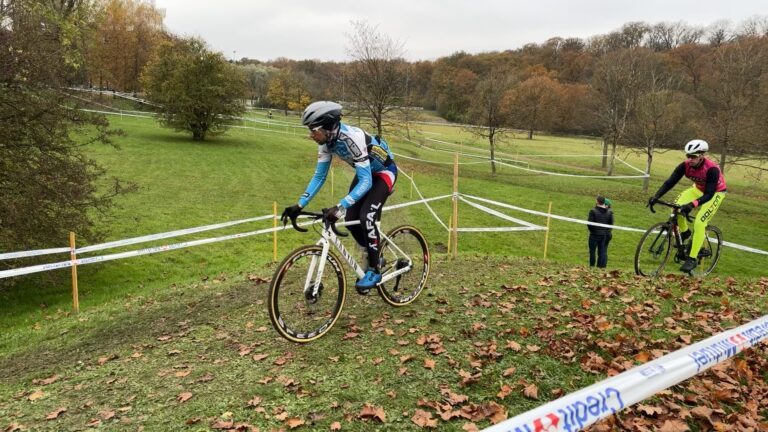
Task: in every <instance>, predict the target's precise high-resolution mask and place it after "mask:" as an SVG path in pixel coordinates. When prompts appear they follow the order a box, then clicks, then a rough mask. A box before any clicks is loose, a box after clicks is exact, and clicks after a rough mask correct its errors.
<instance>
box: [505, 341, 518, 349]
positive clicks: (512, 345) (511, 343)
mask: <svg viewBox="0 0 768 432" xmlns="http://www.w3.org/2000/svg"><path fill="white" fill-rule="evenodd" d="M504 348H509V349H511V350H512V351H520V350H521V349H522V347H521V346H520V344H519V343H517V342H515V341H507V344H506V345H505V346H504Z"/></svg>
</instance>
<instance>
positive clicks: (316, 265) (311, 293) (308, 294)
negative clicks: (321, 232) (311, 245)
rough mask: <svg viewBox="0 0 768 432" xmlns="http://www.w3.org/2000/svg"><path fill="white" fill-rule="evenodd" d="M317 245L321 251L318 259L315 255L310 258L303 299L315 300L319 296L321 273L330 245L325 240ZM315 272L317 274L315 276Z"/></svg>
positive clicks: (321, 240)
mask: <svg viewBox="0 0 768 432" xmlns="http://www.w3.org/2000/svg"><path fill="white" fill-rule="evenodd" d="M317 243H318V245H322V247H323V251H322V253H320V257H319V258H318V257H317V256H316V255H313V256H312V260H311V261H310V263H309V269H308V270H307V278H306V280H305V281H304V298H306V299H316V298H317V296H318V295H319V294H320V285H321V284H322V281H323V271H324V270H325V261H326V260H327V259H328V249H329V248H330V245H329V244H328V241H327V240H326V239H325V238H322V239H320V240H319V241H318V242H317ZM315 271H317V274H315Z"/></svg>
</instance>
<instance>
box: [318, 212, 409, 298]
mask: <svg viewBox="0 0 768 432" xmlns="http://www.w3.org/2000/svg"><path fill="white" fill-rule="evenodd" d="M356 223H359V222H351V223H348V224H347V225H354V224H356ZM376 226H377V227H378V228H381V223H380V222H376ZM320 235H321V238H320V240H318V241H317V243H316V244H317V245H318V246H322V248H323V252H322V253H321V254H320V257H319V258H318V257H312V261H310V264H309V270H308V271H307V279H306V280H305V281H304V294H305V295H306V294H308V293H310V291H309V290H310V289H311V290H312V291H311V295H312V297H315V296H317V294H318V292H319V291H320V283H321V281H322V280H323V271H324V269H325V261H326V260H327V259H328V253H329V251H330V249H331V245H333V246H334V247H335V248H336V250H337V251H339V253H340V254H341V256H342V257H343V258H344V260H345V261H346V262H347V264H349V266H350V267H351V268H352V270H354V271H355V274H356V275H357V277H358V278H360V279H361V278H362V277H363V276H364V275H365V272H364V271H363V268H362V267H360V264H358V263H357V261H356V260H355V258H354V257H353V256H352V254H351V253H350V252H349V251H348V250H347V248H346V247H344V244H343V243H342V242H341V240H340V239H339V236H338V235H336V233H335V232H333V230H331V228H330V227H329V226H325V227H324V228H323V230H322V231H321V233H320ZM379 235H380V236H381V238H382V240H384V241H383V242H382V243H384V242H386V244H387V247H392V248H394V249H395V250H396V251H397V253H398V254H399V255H400V256H403V257H405V258H406V259H408V265H407V266H405V267H403V268H401V269H397V270H395V271H393V272H391V273H387V274H385V275H383V277H382V279H381V282H380V284H383V283H385V282H387V281H389V280H392V279H394V278H395V277H397V276H399V275H401V274H403V273H406V272H408V271H410V270H411V268H413V262H412V261H411V259H410V257H408V256H407V255H406V254H405V253H404V252H403V251H402V250H401V249H400V248H399V247H398V246H397V245H396V244H395V243H394V242H393V241H392V239H391V238H389V237H387V235H386V234H384V233H383V232H381V230H380V229H379ZM318 261H319V262H318ZM318 265H319V268H317V267H318ZM316 268H317V273H315V269H316ZM313 275H315V280H314V281H312V276H313Z"/></svg>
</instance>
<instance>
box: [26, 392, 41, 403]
mask: <svg viewBox="0 0 768 432" xmlns="http://www.w3.org/2000/svg"><path fill="white" fill-rule="evenodd" d="M44 396H45V393H43V392H42V391H40V390H35V391H34V392H32V394H31V395H29V396H28V397H27V399H29V400H31V401H36V400H38V399H42V398H43V397H44Z"/></svg>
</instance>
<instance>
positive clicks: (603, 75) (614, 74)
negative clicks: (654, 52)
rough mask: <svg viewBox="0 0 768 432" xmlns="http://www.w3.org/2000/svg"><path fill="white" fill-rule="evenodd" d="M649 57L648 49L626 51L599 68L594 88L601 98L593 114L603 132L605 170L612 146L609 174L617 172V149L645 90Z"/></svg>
mask: <svg viewBox="0 0 768 432" xmlns="http://www.w3.org/2000/svg"><path fill="white" fill-rule="evenodd" d="M649 56H650V52H649V51H648V50H647V49H643V48H630V49H624V50H621V51H614V52H610V53H608V54H606V55H605V56H603V58H601V59H600V60H599V61H598V64H597V66H596V70H595V74H594V76H593V78H592V87H593V88H594V89H595V90H596V91H597V93H598V98H597V100H596V104H595V106H594V107H593V112H594V114H595V116H596V120H597V123H598V124H599V125H600V127H601V129H602V130H603V162H602V166H603V168H605V167H606V166H607V165H608V163H607V162H608V147H609V145H610V147H611V157H610V166H608V171H607V172H608V175H611V173H612V172H613V165H614V158H615V156H616V147H617V146H618V144H619V143H620V142H621V141H622V139H624V135H625V132H626V129H627V126H628V125H629V121H630V119H631V115H632V111H633V110H634V108H635V103H636V102H637V98H638V97H639V95H640V93H641V91H642V87H643V85H644V83H643V80H642V78H643V77H642V68H643V67H644V66H646V62H647V61H648V58H649Z"/></svg>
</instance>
